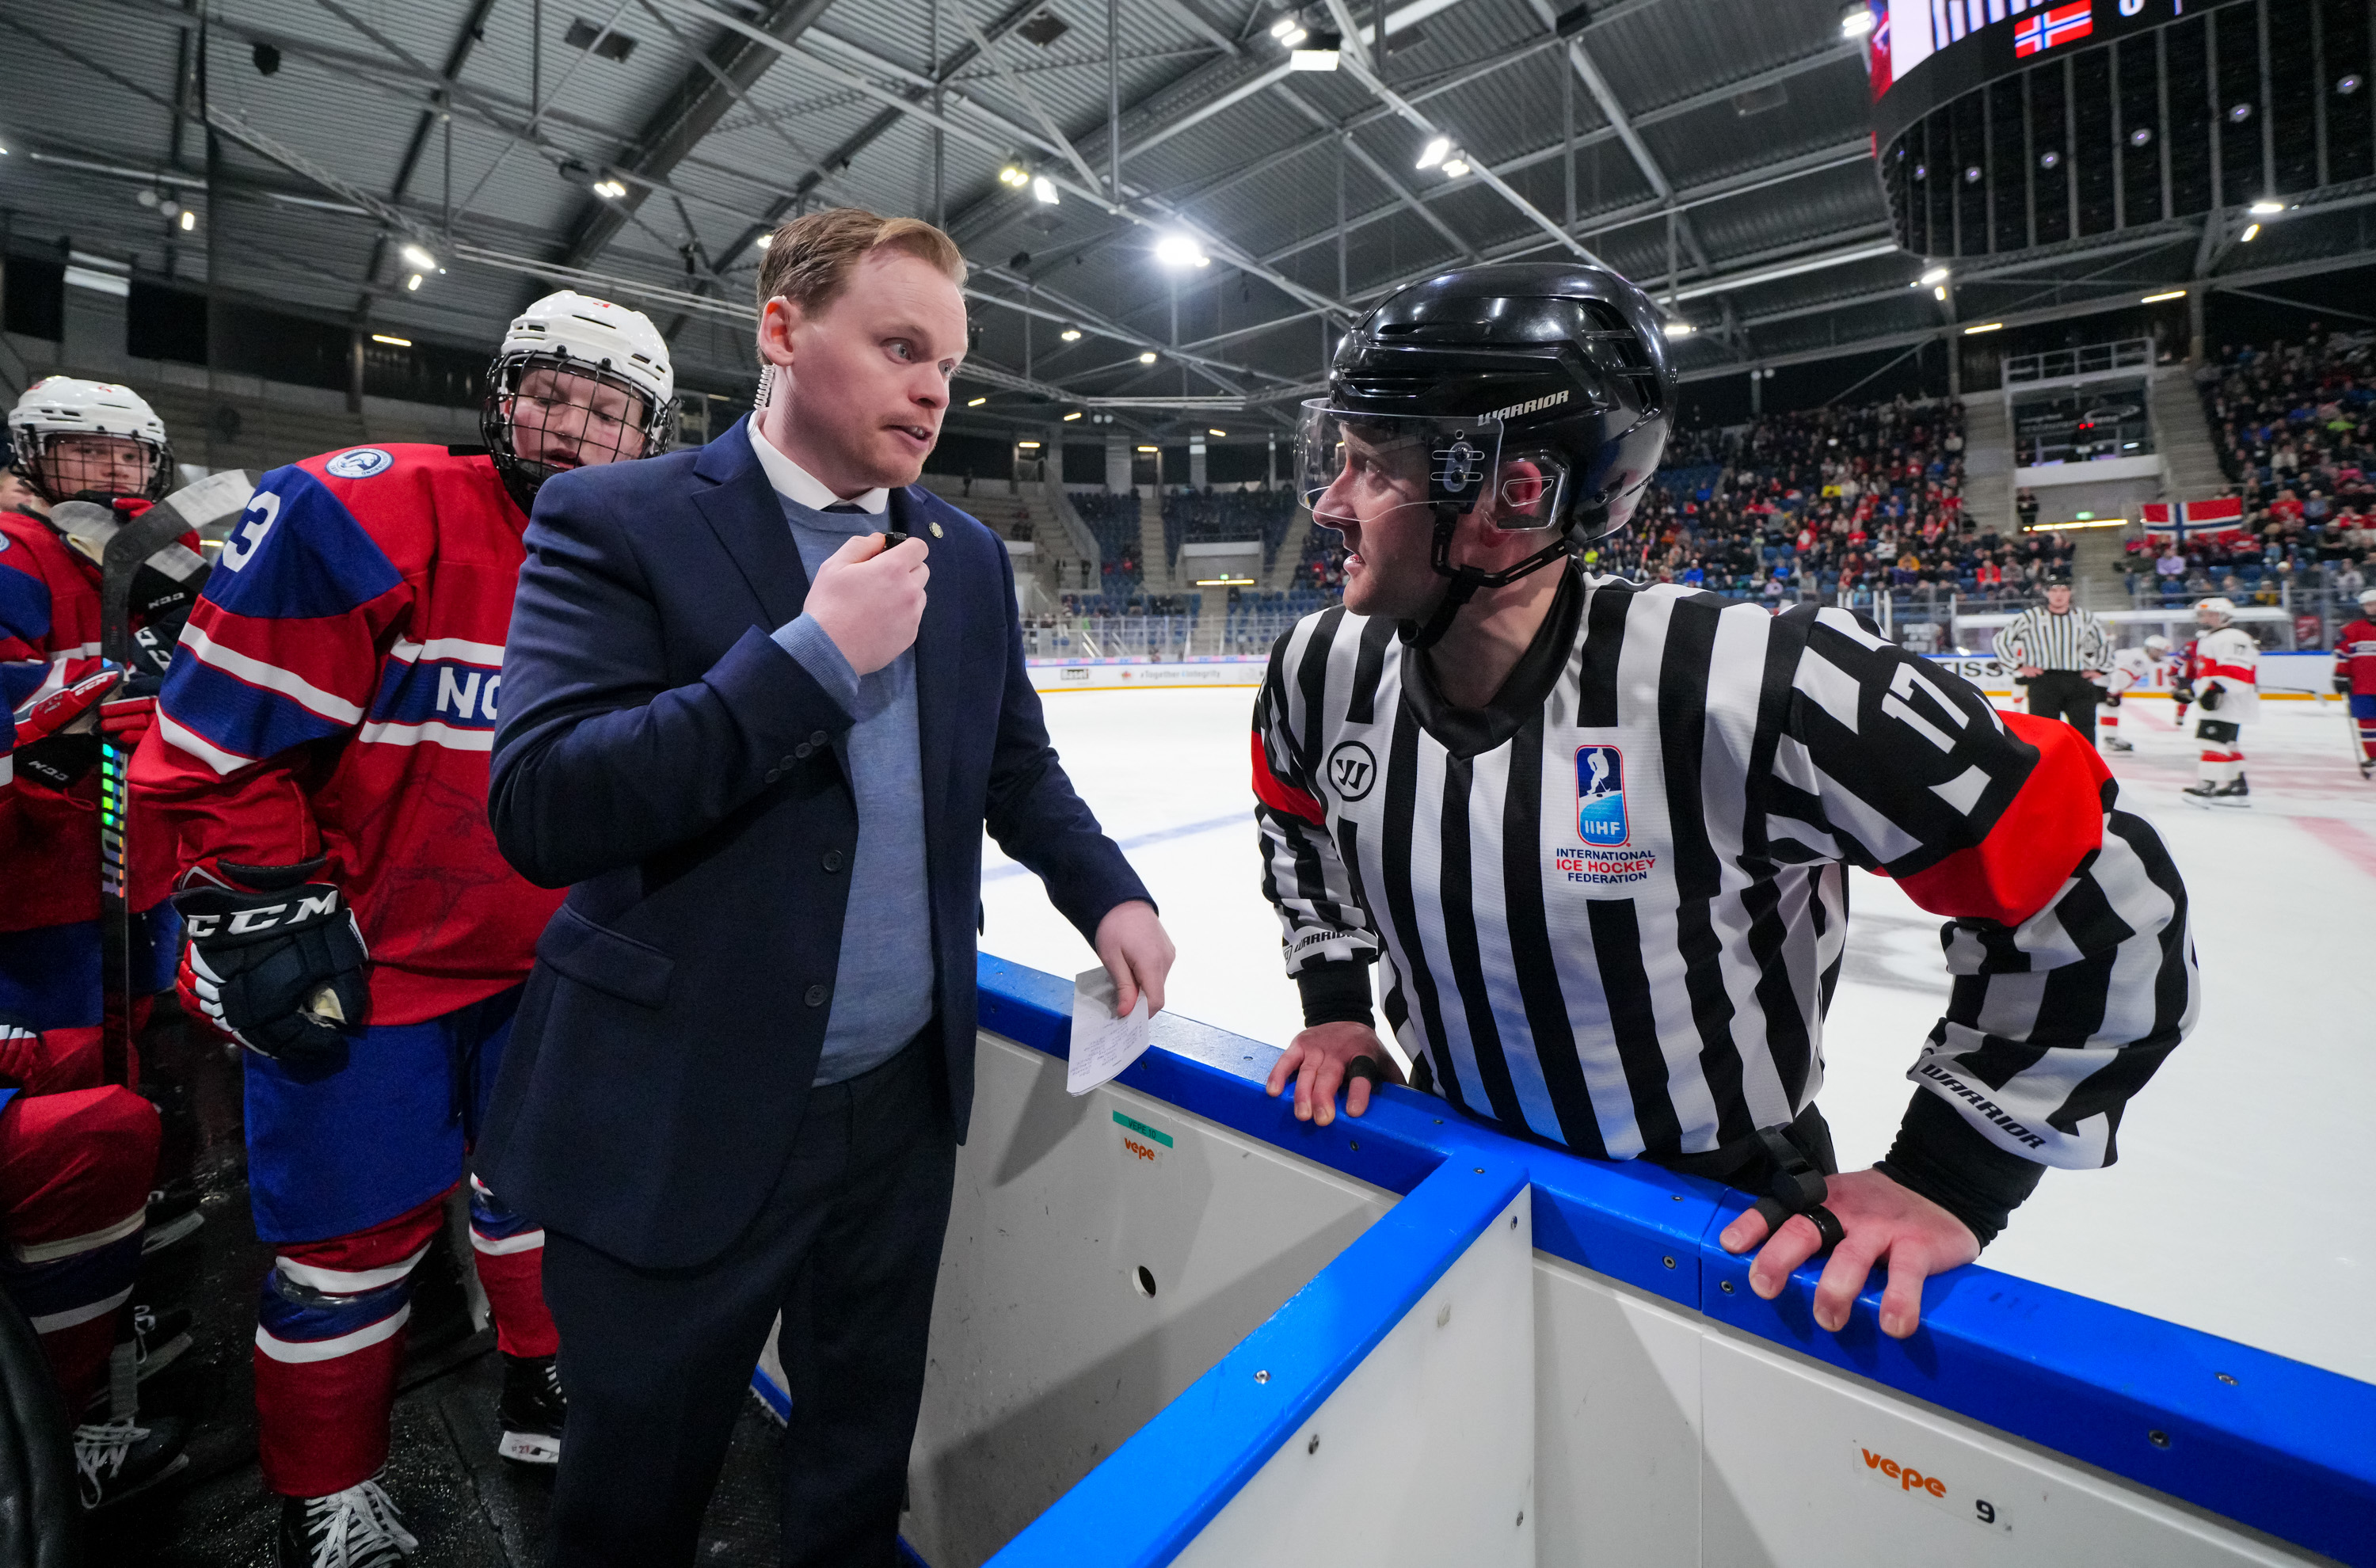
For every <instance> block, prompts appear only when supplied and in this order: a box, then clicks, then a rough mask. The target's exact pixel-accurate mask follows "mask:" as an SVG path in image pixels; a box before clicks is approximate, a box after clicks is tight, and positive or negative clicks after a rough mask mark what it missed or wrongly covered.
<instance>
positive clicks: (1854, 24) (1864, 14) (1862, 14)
mask: <svg viewBox="0 0 2376 1568" xmlns="http://www.w3.org/2000/svg"><path fill="white" fill-rule="evenodd" d="M1872 26H1873V23H1872V7H1871V6H1849V7H1848V8H1847V10H1845V11H1842V12H1841V13H1840V36H1841V37H1842V38H1845V39H1850V40H1854V39H1859V38H1866V37H1870V36H1871V33H1872Z"/></svg>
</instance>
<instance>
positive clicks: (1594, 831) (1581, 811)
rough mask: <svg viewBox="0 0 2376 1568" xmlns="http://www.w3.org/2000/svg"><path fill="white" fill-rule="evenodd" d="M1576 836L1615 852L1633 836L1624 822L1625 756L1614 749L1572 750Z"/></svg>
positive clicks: (1598, 847) (1632, 832)
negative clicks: (1573, 754)
mask: <svg viewBox="0 0 2376 1568" xmlns="http://www.w3.org/2000/svg"><path fill="white" fill-rule="evenodd" d="M1575 832H1576V837H1579V838H1581V839H1583V840H1584V842H1585V843H1586V844H1588V845H1590V846H1591V847H1592V848H1593V849H1616V848H1617V847H1619V846H1620V845H1622V844H1623V843H1624V842H1625V841H1626V840H1627V839H1629V838H1631V837H1633V835H1634V830H1633V826H1632V824H1630V823H1628V822H1627V821H1626V820H1625V754H1624V753H1623V752H1622V751H1620V750H1618V749H1617V748H1616V747H1615V746H1578V747H1576V748H1575Z"/></svg>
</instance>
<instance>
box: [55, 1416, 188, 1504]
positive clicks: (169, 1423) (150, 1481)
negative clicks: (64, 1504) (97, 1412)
mask: <svg viewBox="0 0 2376 1568" xmlns="http://www.w3.org/2000/svg"><path fill="white" fill-rule="evenodd" d="M188 1441H189V1438H188V1434H187V1433H185V1432H184V1431H183V1429H182V1423H181V1420H179V1418H177V1417H173V1416H160V1417H157V1418H156V1419H154V1420H140V1419H139V1418H137V1417H126V1418H125V1419H124V1420H106V1421H87V1422H85V1423H84V1424H82V1425H81V1426H78V1427H77V1428H75V1432H74V1451H75V1472H76V1474H77V1476H78V1477H79V1478H80V1480H81V1483H82V1505H83V1507H84V1509H85V1510H86V1511H88V1510H90V1509H96V1508H104V1507H106V1506H108V1505H109V1504H110V1503H121V1502H123V1501H124V1500H125V1498H127V1497H132V1496H136V1495H137V1494H138V1493H140V1492H144V1491H148V1489H149V1488H150V1487H152V1486H155V1485H156V1484H157V1483H158V1482H160V1481H161V1480H163V1479H166V1478H167V1477H169V1476H172V1475H174V1474H177V1473H178V1472H180V1471H181V1470H183V1469H184V1468H186V1467H188V1465H189V1463H190V1456H189V1455H186V1454H184V1453H183V1452H182V1444H183V1443H186V1442H188Z"/></svg>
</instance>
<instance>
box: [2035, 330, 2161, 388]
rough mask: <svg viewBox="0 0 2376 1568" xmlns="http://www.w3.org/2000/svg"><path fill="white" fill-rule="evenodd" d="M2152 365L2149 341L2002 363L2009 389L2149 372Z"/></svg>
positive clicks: (2123, 342)
mask: <svg viewBox="0 0 2376 1568" xmlns="http://www.w3.org/2000/svg"><path fill="white" fill-rule="evenodd" d="M2153 362H2154V344H2153V339H2150V338H2124V339H2121V341H2119V342H2117V343H2090V344H2088V345H2087V346H2086V347H2085V348H2082V349H2049V350H2046V351H2045V352H2044V353H2042V354H2015V355H2014V356H2012V357H2011V358H2009V359H2007V360H2006V361H2005V362H2004V379H2005V385H2006V386H2013V385H2014V384H2015V383H2016V382H2025V381H2061V380H2065V379H2067V378H2069V377H2072V376H2077V375H2098V374H2103V373H2104V372H2106V371H2113V370H2149V369H2151V368H2152V366H2153Z"/></svg>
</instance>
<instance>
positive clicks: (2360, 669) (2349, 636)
mask: <svg viewBox="0 0 2376 1568" xmlns="http://www.w3.org/2000/svg"><path fill="white" fill-rule="evenodd" d="M2334 689H2335V690H2336V691H2337V692H2340V693H2341V694H2343V699H2344V701H2346V702H2347V703H2349V704H2350V705H2351V722H2352V729H2353V731H2354V734H2355V737H2356V738H2357V739H2358V742H2359V777H2360V778H2376V588H2370V589H2369V590H2368V591H2367V592H2365V593H2363V594H2361V595H2360V596H2359V619H2358V620H2357V621H2354V622H2352V623H2351V624H2349V625H2348V626H2346V627H2344V628H2343V631H2342V633H2341V635H2340V636H2337V637H2336V638H2335V639H2334Z"/></svg>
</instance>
